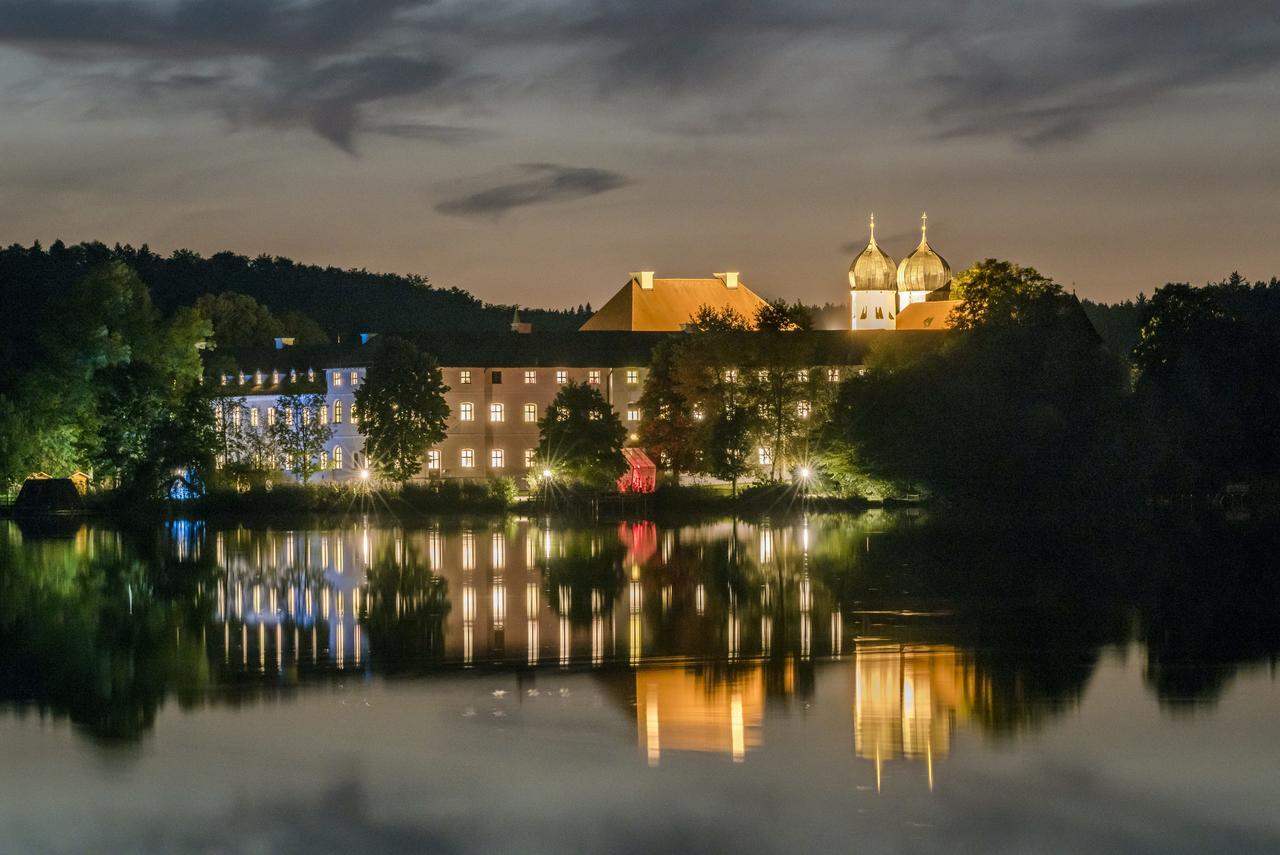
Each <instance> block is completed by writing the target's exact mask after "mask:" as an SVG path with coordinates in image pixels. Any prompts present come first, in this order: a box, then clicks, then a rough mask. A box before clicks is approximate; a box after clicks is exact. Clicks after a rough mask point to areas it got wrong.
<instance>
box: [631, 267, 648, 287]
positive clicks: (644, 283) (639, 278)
mask: <svg viewBox="0 0 1280 855" xmlns="http://www.w3.org/2000/svg"><path fill="white" fill-rule="evenodd" d="M631 278H632V279H633V280H634V281H636V282H639V283H640V288H641V290H643V291H652V290H653V271H652V270H641V271H640V272H638V273H632V274H631Z"/></svg>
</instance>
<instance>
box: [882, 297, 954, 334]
mask: <svg viewBox="0 0 1280 855" xmlns="http://www.w3.org/2000/svg"><path fill="white" fill-rule="evenodd" d="M959 305H960V301H959V300H933V301H929V300H926V301H925V302H923V303H912V304H911V305H910V306H907V307H906V308H905V309H903V310H902V311H901V312H898V321H897V329H900V330H949V329H951V318H950V315H951V310H952V309H954V308H955V307H956V306H959Z"/></svg>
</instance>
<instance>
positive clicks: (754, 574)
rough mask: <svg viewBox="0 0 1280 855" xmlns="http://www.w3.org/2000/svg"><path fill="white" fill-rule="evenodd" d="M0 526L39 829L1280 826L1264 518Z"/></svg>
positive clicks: (988, 841) (299, 837) (880, 832)
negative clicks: (1144, 525)
mask: <svg viewBox="0 0 1280 855" xmlns="http://www.w3.org/2000/svg"><path fill="white" fill-rule="evenodd" d="M0 531H2V532H3V534H2V537H0V542H2V543H3V553H2V554H0V558H2V559H3V561H4V567H3V568H2V569H0V595H2V599H0V664H2V668H3V670H0V704H2V705H3V706H0V709H3V710H7V712H6V713H4V714H2V715H0V748H5V747H6V746H7V751H6V752H5V754H6V756H7V757H8V758H9V760H10V763H9V765H8V768H7V771H6V772H0V782H3V784H4V786H5V788H6V792H17V791H15V790H12V789H11V788H13V787H18V786H21V785H22V782H24V781H28V782H36V783H37V784H38V783H40V782H43V784H44V785H45V786H46V787H47V788H48V790H47V791H43V790H40V789H39V787H38V786H37V787H36V788H35V789H33V790H30V791H29V792H30V795H29V796H28V797H14V798H10V799H8V800H7V804H6V805H5V807H4V811H5V813H0V818H4V819H6V820H8V823H7V824H10V825H11V827H12V828H14V829H20V830H21V833H20V834H19V836H18V837H16V838H14V839H18V840H24V841H26V842H27V843H29V844H30V845H31V846H32V847H36V846H39V847H43V848H50V849H55V850H56V849H59V848H63V849H68V850H75V849H79V848H81V847H82V846H83V845H84V844H85V843H86V838H85V837H83V836H82V835H81V832H82V831H84V830H85V829H91V830H92V834H93V835H95V837H94V839H95V840H99V841H113V844H112V845H113V847H116V848H124V849H130V848H135V849H179V850H181V849H197V850H198V849H206V848H207V849H211V850H220V849H231V850H236V849H253V848H254V847H257V848H263V847H265V848H266V849H267V850H289V849H297V850H298V851H302V850H303V849H309V850H310V851H315V850H316V849H320V850H327V849H330V848H340V847H339V846H338V845H337V841H341V840H346V839H348V837H349V840H350V842H351V845H353V846H355V845H358V846H362V847H364V848H368V849H393V850H404V851H419V850H421V849H423V848H441V849H454V848H457V849H479V848H495V847H496V848H500V849H508V848H516V849H522V848H531V849H536V848H540V847H541V848H547V849H556V848H559V846H560V845H561V844H564V843H565V841H566V839H567V838H566V837H565V835H566V834H567V833H568V832H569V831H570V830H571V829H572V830H574V831H575V832H576V833H577V834H580V835H582V836H581V837H579V838H576V839H577V840H578V842H579V844H581V845H582V847H583V848H604V849H617V848H633V849H634V848H644V847H645V846H653V847H658V846H662V847H668V848H670V847H676V848H687V849H720V848H731V847H735V846H736V847H746V848H762V849H789V848H792V847H793V846H794V847H799V848H805V847H808V846H816V845H820V844H822V843H824V842H826V843H827V844H833V843H834V844H836V845H839V842H840V841H842V840H844V839H845V838H844V837H843V835H844V834H846V833H854V832H856V833H858V834H860V835H863V836H864V838H865V839H866V840H867V841H870V842H872V843H873V844H875V845H880V846H888V847H894V848H896V847H899V846H912V847H917V848H951V849H954V848H960V849H962V850H963V849H965V848H974V849H983V850H986V849H1001V848H1003V849H1009V850H1019V849H1023V848H1026V847H1033V846H1042V845H1045V844H1048V843H1051V842H1053V841H1057V842H1060V843H1062V844H1063V845H1064V846H1065V848H1077V847H1078V848H1090V849H1097V848H1103V849H1105V848H1108V847H1114V848H1117V851H1122V850H1123V849H1124V848H1125V847H1126V846H1130V847H1136V848H1153V849H1170V848H1172V849H1177V848H1188V847H1189V848H1200V847H1201V846H1207V845H1213V846H1219V847H1220V846H1223V845H1231V846H1235V847H1238V848H1239V847H1243V848H1250V847H1254V846H1266V845H1270V844H1272V843H1276V842H1280V836H1277V833H1278V830H1277V824H1276V821H1275V820H1274V818H1271V819H1268V818H1264V817H1261V816H1260V813H1259V812H1258V811H1257V810H1256V807H1257V805H1259V804H1261V803H1262V802H1263V801H1265V800H1267V799H1273V800H1274V799H1276V798H1278V797H1280V785H1278V784H1277V781H1280V769H1278V768H1277V767H1278V766H1280V742H1278V741H1280V728H1278V727H1277V724H1276V716H1278V715H1280V713H1276V712H1275V710H1276V709H1277V701H1280V692H1278V691H1277V689H1276V681H1275V675H1274V667H1275V662H1276V651H1277V650H1278V649H1280V631H1278V630H1277V623H1276V616H1277V614H1278V613H1280V612H1278V611H1277V608H1276V607H1277V605H1280V597H1278V596H1277V590H1278V587H1280V586H1278V584H1277V580H1276V575H1275V573H1274V571H1273V570H1271V569H1270V564H1269V563H1268V558H1269V555H1270V554H1273V553H1272V544H1271V543H1270V540H1271V536H1270V535H1268V534H1266V533H1258V532H1244V533H1241V532H1238V531H1231V530H1223V531H1216V532H1205V531H1196V532H1185V531H1184V532H1179V533H1178V534H1177V535H1176V536H1173V535H1170V534H1167V533H1166V534H1165V535H1162V536H1158V537H1152V536H1147V537H1140V538H1136V537H1128V536H1126V537H1122V538H1103V539H1098V538H1086V536H1085V535H1083V534H1081V533H1080V532H1079V531H1064V532H1056V533H1055V532H1046V531H1043V530H1040V531H1036V532H1033V533H1029V532H1026V531H1024V530H1019V529H1018V528H1017V527H1014V526H977V525H974V524H972V523H968V524H965V523H945V524H944V523H937V522H930V521H928V520H927V519H924V518H922V517H920V516H918V515H894V514H887V513H881V512H876V513H869V514H864V515H861V516H856V517H853V516H843V515H839V516H836V515H832V516H826V515H822V516H812V517H801V516H794V517H787V518H785V519H779V520H774V521H772V522H763V523H759V522H757V523H746V522H741V521H718V522H712V523H706V524H699V525H689V526H682V527H661V528H660V527H658V526H656V525H654V524H653V523H650V522H627V523H621V524H617V525H602V526H588V527H566V526H561V525H557V526H551V525H550V524H548V523H546V522H545V521H538V520H524V519H510V518H504V519H478V520H475V521H473V522H470V523H466V522H462V523H459V522H456V521H455V522H450V523H444V524H437V525H425V526H414V527H394V526H386V525H370V524H366V523H363V522H351V523H348V524H345V525H341V526H336V527H332V528H325V529H319V530H286V529H268V528H263V529H248V528H215V527H212V526H208V525H205V524H202V523H198V522H175V523H172V524H170V525H169V526H168V527H166V528H165V529H163V530H162V531H159V532H146V533H138V532H128V531H120V530H114V529H111V528H107V527H99V526H85V527H80V528H78V529H76V530H74V531H72V532H65V533H62V534H63V536H57V535H56V533H55V534H53V535H52V536H51V533H48V532H32V531H27V532H23V531H21V530H19V529H18V528H17V526H16V525H14V524H8V525H7V527H6V528H4V529H0ZM1086 539H1087V541H1088V542H1086ZM68 721H69V722H70V724H71V727H70V729H68V727H67V725H66V722H68ZM1189 738H1192V739H1196V740H1201V741H1202V742H1201V743H1199V744H1193V745H1188V743H1187V740H1188V739H1189ZM1210 743H1212V744H1214V745H1216V746H1217V749H1216V750H1213V751H1205V750H1204V746H1205V745H1208V744H1210ZM86 749H89V750H90V754H88V755H86V754H85V751H86ZM103 752H105V753H103ZM699 758H701V759H699ZM724 764H727V767H726V766H725V765H724ZM183 769H185V770H186V771H187V774H183V771H182V770H183ZM285 769H287V770H297V771H298V772H299V774H297V775H295V774H292V772H284V771H283V770H285ZM236 770H239V771H241V772H244V775H242V776H238V775H237V773H236ZM1272 773H1274V774H1272ZM494 776H496V777H494ZM655 776H656V777H655ZM498 779H500V780H501V783H500V784H499V783H497V781H498ZM197 780H202V781H205V782H206V784H207V785H208V787H209V789H208V791H207V792H208V794H209V796H210V797H209V798H208V799H192V798H191V796H192V794H193V790H192V787H193V786H195V781H197ZM112 792H117V793H119V792H129V793H132V794H133V799H134V800H132V801H130V802H129V804H130V806H129V807H128V808H125V809H122V808H121V806H120V805H119V804H118V803H116V802H113V800H112V798H111V797H109V796H108V795H105V794H109V793H112ZM464 794H470V796H471V797H474V798H478V799H479V800H480V801H478V802H468V801H466V798H464ZM499 794H500V795H501V799H502V801H501V802H500V803H497V802H492V801H491V799H492V798H493V797H494V796H495V795H499ZM553 795H554V798H553V797H552V796H553ZM421 799H427V800H428V801H429V802H430V803H431V805H432V807H431V808H430V809H419V810H414V809H409V807H408V806H409V805H410V804H420V800H421ZM457 799H462V801H457ZM406 800H407V801H406ZM442 805H444V807H442ZM575 805H584V806H585V805H592V806H593V808H594V811H595V812H594V813H593V814H591V815H590V816H587V817H583V816H579V817H578V819H577V820H576V821H574V822H573V823H572V824H571V825H567V824H566V823H569V822H570V819H569V817H570V816H571V815H572V814H573V812H574V806H575ZM53 806H61V808H63V809H71V810H73V811H75V812H78V813H79V814H80V815H81V817H82V819H83V820H84V823H83V824H82V825H78V826H76V829H79V830H76V829H72V828H69V827H66V826H64V825H61V824H60V823H59V822H57V820H56V819H55V816H54V814H55V813H56V812H54V811H52V807H53ZM1188 810H1190V811H1191V812H1190V813H1188ZM1099 811H1101V813H1099ZM228 812H230V813H231V814H232V815H238V816H250V817H253V819H252V823H251V824H252V825H253V826H254V831H253V832H252V833H248V836H246V837H238V836H236V835H228V833H227V829H226V822H225V821H224V820H225V816H222V814H225V813H228ZM220 817H221V818H220ZM428 819H429V820H430V821H429V822H427V821H426V820H428ZM520 822H524V823H527V824H528V830H527V831H528V835H529V836H528V837H527V838H526V839H524V840H523V843H524V844H525V845H516V841H515V840H513V839H509V838H506V837H502V836H501V835H498V836H497V837H495V836H494V833H495V829H514V827H515V826H516V825H518V824H519V823H520ZM335 823H338V824H340V825H341V826H342V827H341V828H334V827H333V826H334V825H335ZM15 833H17V832H15ZM85 833H88V832H85ZM350 835H354V836H350ZM1050 848H1058V847H1052V846H1051V847H1050Z"/></svg>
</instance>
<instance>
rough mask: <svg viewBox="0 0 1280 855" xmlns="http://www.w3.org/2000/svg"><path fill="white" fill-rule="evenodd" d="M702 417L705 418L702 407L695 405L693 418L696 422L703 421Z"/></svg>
mask: <svg viewBox="0 0 1280 855" xmlns="http://www.w3.org/2000/svg"><path fill="white" fill-rule="evenodd" d="M702 418H703V413H702V407H700V406H696V405H695V406H694V408H693V420H694V421H695V422H700V421H702Z"/></svg>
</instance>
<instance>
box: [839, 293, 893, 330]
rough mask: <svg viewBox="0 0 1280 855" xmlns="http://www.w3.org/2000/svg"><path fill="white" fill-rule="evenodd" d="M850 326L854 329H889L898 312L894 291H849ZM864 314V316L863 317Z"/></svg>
mask: <svg viewBox="0 0 1280 855" xmlns="http://www.w3.org/2000/svg"><path fill="white" fill-rule="evenodd" d="M849 295H850V298H851V299H850V305H851V307H852V308H851V316H852V326H851V329H855V330H891V329H893V328H894V318H895V317H896V316H897V314H898V307H897V305H895V295H896V292H894V291H850V292H849ZM864 316H865V317H864Z"/></svg>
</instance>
